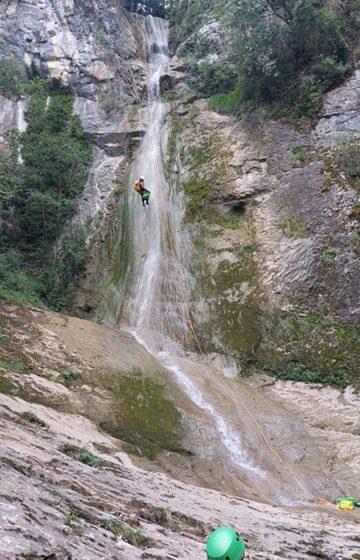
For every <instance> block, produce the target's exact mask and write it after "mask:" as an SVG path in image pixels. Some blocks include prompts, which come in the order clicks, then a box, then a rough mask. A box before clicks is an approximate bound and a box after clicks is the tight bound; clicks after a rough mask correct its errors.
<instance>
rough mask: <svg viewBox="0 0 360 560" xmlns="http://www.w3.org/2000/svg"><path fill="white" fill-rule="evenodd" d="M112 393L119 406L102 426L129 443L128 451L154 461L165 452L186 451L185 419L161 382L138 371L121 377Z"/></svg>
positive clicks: (113, 387)
mask: <svg viewBox="0 0 360 560" xmlns="http://www.w3.org/2000/svg"><path fill="white" fill-rule="evenodd" d="M136 373H137V375H136ZM111 391H112V394H113V396H114V397H115V402H116V405H117V406H116V409H115V410H114V411H113V414H112V417H111V418H110V419H108V420H105V421H103V422H101V423H100V427H101V428H102V429H103V430H105V431H106V432H108V433H109V434H111V435H112V436H113V437H116V438H118V439H121V440H123V441H125V442H126V443H127V444H128V445H127V447H126V449H127V451H129V452H132V453H134V454H138V455H143V456H146V457H148V458H150V459H155V458H156V456H157V455H158V453H159V452H160V451H161V450H168V451H174V452H180V453H182V452H184V450H183V449H182V447H181V416H180V413H179V412H178V410H177V409H176V407H175V405H174V404H173V403H172V402H171V401H170V400H169V399H168V398H167V397H166V391H165V387H164V386H163V385H162V384H161V383H159V382H157V381H155V380H153V379H152V378H151V377H148V376H143V375H139V372H135V375H131V376H129V375H126V376H118V380H117V381H116V383H115V384H114V385H113V386H112V389H111Z"/></svg>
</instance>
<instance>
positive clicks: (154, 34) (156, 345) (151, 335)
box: [120, 16, 264, 477]
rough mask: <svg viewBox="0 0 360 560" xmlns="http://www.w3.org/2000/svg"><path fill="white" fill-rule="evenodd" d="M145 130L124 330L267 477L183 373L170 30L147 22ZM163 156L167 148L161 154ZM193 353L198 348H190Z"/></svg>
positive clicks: (232, 448)
mask: <svg viewBox="0 0 360 560" xmlns="http://www.w3.org/2000/svg"><path fill="white" fill-rule="evenodd" d="M146 29H147V60H148V106H147V112H146V115H145V119H146V121H147V126H148V131H147V133H146V136H145V138H144V139H143V142H142V145H141V147H140V150H139V153H138V156H137V158H136V161H135V162H134V166H133V175H132V177H131V182H133V181H134V180H135V179H136V178H138V177H139V176H144V177H145V187H146V188H148V189H149V190H150V191H151V197H150V205H149V207H147V206H145V207H142V204H141V202H140V200H139V197H138V195H136V194H135V193H134V191H133V190H132V189H131V188H129V208H130V222H131V223H130V232H131V233H130V235H131V241H130V259H129V261H130V265H129V266H130V270H129V271H128V277H129V276H130V277H131V286H130V288H129V292H128V294H127V296H126V298H125V300H124V302H123V304H122V306H121V318H120V319H121V323H122V324H123V323H125V324H127V326H128V327H129V329H130V330H131V332H132V333H133V334H134V336H135V337H136V339H137V340H138V341H139V342H140V343H141V344H143V345H144V346H145V347H146V348H147V350H148V351H149V352H150V353H152V354H153V355H155V356H156V357H157V358H158V360H159V361H160V362H161V363H162V364H163V365H164V366H165V367H166V368H167V369H168V370H169V371H170V372H172V374H173V376H174V377H175V380H176V381H177V383H178V384H179V385H180V386H181V388H182V390H183V391H184V392H185V393H186V394H187V395H188V396H189V397H190V399H191V400H192V401H193V403H195V404H196V406H197V407H199V408H200V409H201V410H202V411H203V412H204V413H206V414H207V415H208V416H209V417H210V422H211V423H212V424H213V426H214V427H215V430H217V432H218V433H219V435H220V438H221V440H222V445H223V447H224V448H225V450H223V451H225V453H224V454H226V456H227V458H229V459H230V460H231V462H232V463H233V465H234V466H235V467H236V468H239V467H240V468H241V469H246V470H248V471H249V472H251V473H252V474H257V475H258V476H261V477H263V476H264V473H263V471H261V469H260V468H258V467H256V466H254V465H253V463H252V462H251V461H250V460H249V459H248V457H247V455H246V453H245V452H244V450H243V448H242V445H241V440H240V436H239V435H238V433H237V432H236V431H235V430H234V429H233V428H232V427H231V426H230V425H229V424H228V423H227V422H226V421H225V419H224V418H223V417H222V416H221V413H220V412H219V411H218V410H216V406H215V405H214V404H212V403H210V402H208V401H207V398H206V397H205V396H204V394H203V391H202V389H201V387H198V386H197V384H196V381H195V380H193V379H191V378H190V376H189V375H188V374H187V373H186V371H185V368H184V366H183V365H182V364H181V361H180V362H179V359H180V358H179V357H181V356H184V354H185V352H184V346H185V345H186V344H187V343H188V344H189V343H190V340H191V337H192V335H193V333H191V332H190V331H191V329H189V313H188V302H189V297H190V296H189V285H190V282H191V279H190V277H189V276H188V274H187V272H186V268H185V267H184V266H183V264H182V260H183V259H182V257H181V255H182V254H184V253H185V252H186V250H189V247H187V248H184V245H185V243H184V238H183V231H182V229H181V221H182V218H183V215H184V208H183V205H182V203H181V197H177V196H175V193H174V192H172V191H171V188H170V186H169V185H168V183H167V182H166V180H165V176H164V168H163V142H162V139H163V138H164V137H166V130H165V125H164V121H165V116H166V111H167V108H166V106H165V104H164V103H163V102H162V101H161V98H160V81H161V76H162V75H163V73H164V71H165V68H166V65H167V63H168V61H169V54H168V30H167V23H166V22H164V21H163V20H161V19H159V18H153V17H151V16H148V17H147V18H146ZM164 149H166V147H164ZM191 344H192V346H194V341H193V340H192V341H191Z"/></svg>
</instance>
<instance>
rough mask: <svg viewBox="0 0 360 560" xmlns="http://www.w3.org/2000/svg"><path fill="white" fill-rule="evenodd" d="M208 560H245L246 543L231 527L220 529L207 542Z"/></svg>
mask: <svg viewBox="0 0 360 560" xmlns="http://www.w3.org/2000/svg"><path fill="white" fill-rule="evenodd" d="M205 552H206V556H207V558H208V560H243V559H245V543H244V541H243V539H242V538H241V537H240V535H239V533H237V532H236V531H234V529H230V527H218V528H217V529H216V530H215V531H213V532H212V533H211V535H210V536H209V537H208V539H207V540H206V544H205Z"/></svg>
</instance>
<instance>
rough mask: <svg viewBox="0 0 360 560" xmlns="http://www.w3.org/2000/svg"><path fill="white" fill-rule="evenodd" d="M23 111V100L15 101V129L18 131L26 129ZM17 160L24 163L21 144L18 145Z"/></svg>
mask: <svg viewBox="0 0 360 560" xmlns="http://www.w3.org/2000/svg"><path fill="white" fill-rule="evenodd" d="M24 112H25V101H23V100H20V101H18V103H17V122H16V125H17V129H18V131H19V132H25V130H26V126H27V124H26V121H25V117H24ZM18 162H19V163H20V164H22V163H24V160H23V157H22V155H21V146H19V147H18Z"/></svg>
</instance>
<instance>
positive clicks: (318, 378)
mask: <svg viewBox="0 0 360 560" xmlns="http://www.w3.org/2000/svg"><path fill="white" fill-rule="evenodd" d="M261 369H262V370H263V371H265V372H266V373H270V374H271V375H273V376H274V377H278V378H279V379H285V380H287V381H304V382H305V383H324V384H326V385H336V386H338V387H346V386H347V385H348V384H349V381H348V379H347V378H346V376H345V374H344V373H342V372H339V373H334V374H327V375H326V374H323V373H319V372H318V371H312V370H309V369H308V368H307V367H306V366H305V365H304V364H302V363H301V362H290V363H289V364H288V367H287V369H285V370H283V369H279V368H276V367H273V366H268V365H262V366H261Z"/></svg>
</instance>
